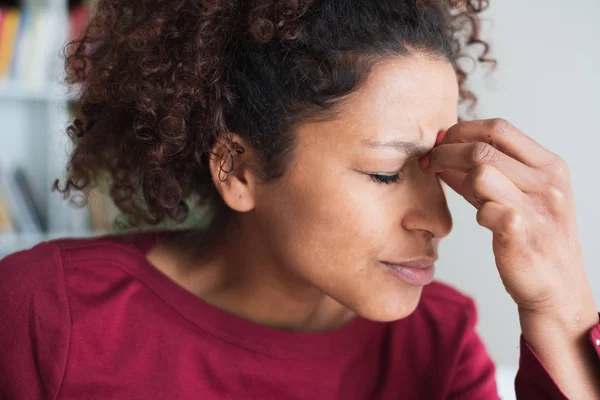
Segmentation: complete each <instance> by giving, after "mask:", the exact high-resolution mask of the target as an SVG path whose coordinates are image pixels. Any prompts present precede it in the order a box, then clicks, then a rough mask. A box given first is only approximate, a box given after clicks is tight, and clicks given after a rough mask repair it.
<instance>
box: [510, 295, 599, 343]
mask: <svg viewBox="0 0 600 400" xmlns="http://www.w3.org/2000/svg"><path fill="white" fill-rule="evenodd" d="M519 321H520V323H521V330H522V332H523V337H524V338H525V340H528V341H529V339H530V336H538V335H539V334H543V335H544V336H546V335H548V334H549V333H552V334H553V335H555V336H554V337H555V338H556V339H558V338H559V337H561V338H565V339H567V338H570V339H579V338H581V337H582V335H583V336H585V335H587V334H588V332H589V331H590V329H592V328H593V327H594V326H596V325H597V324H598V323H599V322H600V318H599V316H598V310H597V309H596V306H595V304H594V302H593V301H589V302H586V303H574V304H563V305H562V306H560V307H556V308H553V309H550V308H544V309H530V308H522V307H519Z"/></svg>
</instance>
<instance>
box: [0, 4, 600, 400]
mask: <svg viewBox="0 0 600 400" xmlns="http://www.w3.org/2000/svg"><path fill="white" fill-rule="evenodd" d="M490 3H491V4H490V8H489V10H488V11H487V12H486V13H485V14H484V21H483V26H482V28H483V30H482V32H483V36H484V38H485V39H486V40H487V41H488V42H490V43H491V45H492V54H491V56H492V57H495V58H496V59H497V60H498V67H497V69H496V70H495V71H493V72H489V71H487V70H482V69H478V68H476V69H475V70H474V74H473V75H472V77H471V78H470V86H471V88H472V90H473V91H474V92H475V93H476V94H477V96H478V97H479V104H478V107H477V109H476V115H475V116H474V117H476V118H494V117H502V118H505V119H507V120H509V121H510V122H511V123H513V124H514V125H516V126H517V127H519V128H520V129H521V130H523V131H524V132H525V133H527V134H528V135H530V136H532V137H533V138H534V139H535V140H537V141H538V142H539V143H540V144H542V145H543V146H545V147H547V148H549V149H550V150H551V151H553V152H555V153H557V154H559V155H560V156H562V157H563V158H565V159H566V160H567V161H568V163H569V165H570V167H571V176H572V181H573V186H574V190H575V197H576V201H577V213H578V214H577V216H578V220H579V226H580V234H581V240H582V242H583V248H584V251H585V257H586V263H587V271H588V276H589V279H590V281H591V284H592V287H593V290H594V294H595V298H596V299H597V300H598V299H600V267H598V266H600V255H599V254H596V253H594V248H595V246H596V244H595V242H594V240H595V238H596V236H595V234H596V232H595V229H596V224H598V223H600V210H599V208H598V207H597V202H598V197H599V196H600V191H599V190H598V177H597V169H596V168H595V166H594V164H593V162H594V160H595V159H596V160H597V159H598V152H597V149H598V148H597V147H596V146H599V145H600V136H599V134H600V128H599V127H600V24H598V23H597V18H598V15H600V0H574V1H570V2H564V1H561V0H528V1H527V2H524V1H517V0H502V1H499V0H491V1H490ZM93 6H94V5H93V2H91V1H86V0H20V1H19V0H0V258H2V257H4V256H5V255H7V254H9V253H11V252H14V251H17V250H20V249H25V248H28V247H31V246H33V245H34V244H36V243H37V242H39V241H41V240H47V239H49V238H53V237H61V236H89V235H94V234H98V233H101V232H107V231H110V230H111V229H112V228H111V225H112V220H113V219H114V218H115V216H116V212H115V209H114V207H113V206H112V205H111V203H110V202H109V201H107V199H106V197H105V196H102V195H100V194H92V196H91V199H90V202H89V204H88V206H87V207H85V208H83V209H81V208H79V209H78V208H73V207H71V206H69V204H68V202H66V201H64V200H63V199H62V198H61V196H60V195H59V194H58V193H56V192H51V190H50V188H51V186H52V183H53V181H54V180H55V179H56V178H62V177H63V176H64V166H65V163H66V160H67V157H68V154H69V142H68V139H67V135H66V133H65V129H66V126H67V124H68V122H69V120H70V119H71V115H72V110H73V106H74V104H75V103H76V101H77V96H76V93H75V92H69V91H68V90H67V89H66V87H65V86H64V85H63V84H62V83H61V81H62V79H63V74H62V68H63V62H62V59H61V58H60V54H61V52H62V47H63V45H64V44H65V43H66V41H67V40H70V39H73V38H77V37H78V36H79V35H80V34H81V31H82V29H83V27H84V26H85V23H86V19H87V17H88V15H89V13H90V10H92V9H93ZM448 196H449V199H448V200H449V203H450V209H451V211H452V214H453V218H454V229H453V231H452V233H451V234H450V236H449V237H448V238H447V239H446V240H444V241H443V242H442V244H441V247H440V261H439V263H438V274H439V275H438V276H439V278H440V279H442V280H444V281H446V282H449V283H450V284H452V285H454V286H455V287H457V288H459V289H461V290H463V291H464V292H466V293H467V294H469V295H471V296H473V297H474V298H475V300H476V302H477V304H478V307H479V312H480V321H479V327H478V329H479V331H480V333H481V335H482V336H483V339H484V341H485V343H486V345H487V347H488V349H489V351H490V353H491V355H492V357H493V359H494V360H495V361H496V363H497V364H498V376H499V380H500V390H501V393H502V395H503V397H504V398H506V399H509V398H513V395H512V378H513V376H514V372H515V371H516V366H517V362H518V354H519V348H518V343H519V334H520V331H519V324H518V319H517V312H516V307H515V306H514V305H513V303H512V301H511V299H510V298H509V297H508V295H507V294H506V293H505V291H504V288H503V286H502V283H501V282H500V279H499V277H498V273H497V271H496V269H495V265H494V258H493V253H492V249H491V239H492V236H491V233H490V232H489V231H487V230H486V229H484V228H482V227H480V226H479V225H477V222H476V220H475V209H473V208H472V207H471V206H470V205H469V204H468V203H467V202H465V201H464V200H463V199H462V198H461V197H459V196H457V195H456V194H454V193H453V192H451V191H449V192H448ZM0 279H1V277H0ZM548 340H552V338H548Z"/></svg>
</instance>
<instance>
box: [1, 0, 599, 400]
mask: <svg viewBox="0 0 600 400" xmlns="http://www.w3.org/2000/svg"><path fill="white" fill-rule="evenodd" d="M450 3H452V4H450ZM454 3H456V2H448V1H441V0H440V1H414V0H378V1H372V0H313V1H298V0H287V1H267V0H254V1H246V2H242V1H233V0H230V1H222V0H205V1H202V2H200V1H189V0H177V1H174V0H170V1H165V0H162V1H153V2H148V1H143V0H135V1H127V2H124V1H117V0H101V1H99V2H98V4H97V12H96V14H95V16H94V17H93V19H92V21H91V23H90V26H89V28H88V30H87V32H86V35H85V37H84V38H83V39H82V40H81V41H80V42H78V43H76V44H75V49H74V50H73V51H72V52H69V56H68V57H67V72H68V73H69V77H70V81H71V82H72V83H76V84H78V85H80V89H81V109H80V110H79V114H78V116H77V118H76V119H75V121H74V123H73V124H72V126H71V127H70V129H69V132H70V134H71V137H72V139H73V141H74V143H75V149H74V152H73V155H72V158H71V160H70V163H69V176H68V180H67V184H66V186H65V187H64V188H62V190H63V192H64V193H65V194H69V193H70V192H71V191H73V190H75V191H78V190H88V189H89V188H91V187H93V186H94V185H96V184H97V183H98V180H99V179H100V178H101V177H108V178H109V181H110V185H111V191H110V193H111V195H112V198H113V199H114V201H115V203H116V204H117V206H118V207H119V208H120V209H121V210H122V211H123V212H125V213H126V215H128V216H129V217H130V222H131V223H133V224H142V223H150V224H153V223H154V224H155V223H159V222H163V221H165V220H167V219H174V220H176V221H184V220H185V219H186V218H187V216H188V211H189V210H190V209H192V208H199V207H202V206H203V207H206V209H207V210H208V211H209V212H210V215H212V216H213V218H212V220H211V223H210V225H209V226H208V227H207V228H206V229H203V230H201V229H200V228H194V229H186V230H181V231H176V230H172V231H169V230H163V231H160V232H155V233H135V234H128V235H124V236H108V237H103V238H95V239H63V240H56V241H52V242H46V243H41V244H39V245H38V246H36V247H34V248H33V249H30V250H28V251H24V252H20V253H16V254H14V255H12V256H9V257H7V258H6V259H4V260H3V261H2V262H1V263H0V273H1V274H2V281H1V283H0V296H1V297H0V299H1V300H0V301H1V303H0V304H1V307H0V319H1V320H2V321H3V323H4V328H3V329H2V330H1V332H0V360H1V361H0V362H1V364H0V366H1V367H0V368H1V369H0V393H1V394H2V395H3V396H4V398H9V399H34V398H52V399H154V398H155V399H192V398H194V399H198V398H201V399H221V398H227V399H311V400H312V399H496V398H497V394H496V386H495V382H494V366H493V364H492V362H491V361H490V359H489V357H488V355H487V353H486V351H485V349H484V346H483V344H482V342H481V340H480V339H479V337H478V336H477V334H476V332H475V324H476V312H475V307H474V303H473V301H472V300H471V299H470V298H468V297H466V296H464V295H462V294H460V293H458V292H457V291H455V290H454V289H452V288H450V287H448V286H445V285H443V284H441V283H436V282H432V279H433V273H434V266H433V265H434V263H435V261H436V259H437V248H438V245H439V243H440V240H441V239H442V238H444V237H445V236H447V235H448V234H449V232H450V230H451V227H452V219H451V216H450V213H449V211H448V208H447V203H446V199H445V194H444V190H443V188H442V185H441V183H442V182H444V183H446V184H447V185H448V186H450V188H452V189H453V190H456V191H457V192H459V193H460V194H461V195H462V196H464V197H465V199H466V200H467V201H469V202H470V203H471V204H472V205H473V206H475V207H476V208H477V210H478V212H477V221H478V223H479V224H481V225H482V226H484V227H486V228H488V229H490V230H491V231H492V232H493V234H494V242H493V249H494V253H495V257H496V264H497V267H498V271H499V273H500V276H501V278H502V281H503V283H504V285H505V287H506V290H507V291H508V293H509V294H510V295H511V296H512V298H513V299H514V301H515V303H516V305H517V306H518V310H519V317H520V323H521V327H522V337H521V361H520V370H519V374H518V377H517V380H516V385H515V386H516V391H517V395H518V396H519V398H522V399H546V398H555V399H559V398H560V399H562V398H567V397H568V398H578V399H591V398H600V383H599V379H598V376H599V375H598V372H599V371H598V370H599V362H598V353H597V350H595V349H594V346H595V341H596V340H598V343H600V325H598V322H599V321H598V313H597V311H596V308H595V305H594V300H593V298H592V296H591V290H590V285H589V283H588V282H587V279H586V277H585V272H584V265H583V257H582V252H581V248H580V243H579V239H578V233H577V227H576V224H575V211H574V208H573V195H572V189H571V185H570V183H569V173H568V169H567V166H566V164H565V162H564V161H563V160H562V159H560V158H559V157H558V156H557V155H555V154H553V153H551V152H549V151H548V150H546V149H544V148H543V147H541V146H540V145H539V144H537V143H536V142H534V141H533V140H532V139H530V138H529V137H528V136H526V135H525V134H524V133H523V132H521V131H519V130H518V129H516V128H515V127H513V126H511V125H510V124H508V123H507V122H505V121H503V120H488V121H469V122H458V117H457V104H458V103H459V101H461V100H469V99H471V100H473V97H472V95H471V94H470V93H469V92H468V91H467V90H466V89H465V88H464V81H465V77H466V74H465V73H464V71H463V70H462V69H461V68H460V66H459V63H458V58H459V57H460V55H461V54H463V53H464V51H465V50H466V49H467V45H469V44H478V43H479V44H480V43H482V42H481V41H480V40H479V38H478V36H477V32H478V31H477V15H478V13H479V12H480V11H482V9H483V8H484V4H483V3H482V2H481V1H475V0H472V1H470V2H468V3H466V4H454ZM480 60H481V61H486V59H485V57H483V56H482V57H481V59H480ZM7 327H8V329H7Z"/></svg>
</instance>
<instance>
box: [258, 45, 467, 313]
mask: <svg viewBox="0 0 600 400" xmlns="http://www.w3.org/2000/svg"><path fill="white" fill-rule="evenodd" d="M457 102H458V84H457V79H456V75H455V73H454V70H453V68H452V66H451V64H450V63H449V62H447V61H445V60H432V59H429V58H426V57H425V56H411V57H410V58H398V59H393V60H390V61H386V62H384V63H381V64H379V65H378V66H376V67H375V68H374V69H373V71H372V73H371V75H370V76H369V79H368V81H367V83H366V85H364V86H362V87H361V88H360V89H359V90H358V91H357V92H355V93H353V94H352V95H351V96H350V97H349V98H348V101H347V102H346V103H344V104H345V105H344V106H342V107H341V109H340V110H341V111H340V113H339V118H337V119H335V120H334V121H328V122H319V123H306V124H304V125H302V126H300V127H299V129H298V132H297V138H296V147H295V152H294V156H293V160H292V162H291V164H290V165H289V168H288V169H287V170H286V173H285V174H284V176H283V177H282V178H280V179H277V180H274V181H272V182H268V183H266V184H264V185H260V186H259V187H258V188H257V192H256V200H255V213H256V214H255V217H256V218H257V223H258V225H259V226H258V229H259V232H260V234H261V236H262V237H263V238H264V240H266V243H268V244H269V252H270V253H271V257H273V259H274V262H275V263H276V265H278V266H282V267H284V268H286V269H287V271H286V272H291V273H292V274H293V275H295V276H297V277H298V278H300V279H301V280H302V281H305V282H308V283H309V284H310V285H312V286H314V287H316V288H318V289H319V290H320V291H322V292H324V293H325V294H327V295H328V296H330V297H331V298H333V299H334V300H336V301H337V302H339V303H341V304H342V305H344V306H345V307H347V308H349V309H350V310H352V311H354V312H356V313H357V314H358V315H361V316H362V317H364V318H368V319H372V320H379V321H391V320H396V319H400V318H403V317H405V316H407V315H409V314H410V313H412V312H413V311H414V309H415V307H416V306H417V304H418V301H419V297H420V294H421V289H422V285H421V284H414V283H408V282H406V281H405V280H403V279H400V278H398V277H396V275H395V274H393V273H392V272H391V270H390V268H388V267H387V266H386V265H385V263H386V262H387V263H392V264H395V263H402V262H403V261H410V260H414V259H417V258H421V257H436V256H437V247H438V244H439V240H440V239H441V238H443V237H445V236H446V235H448V233H449V232H450V230H451V229H452V218H451V216H450V213H449V210H448V208H447V203H446V198H445V195H444V191H443V189H442V187H441V184H440V181H439V179H438V178H437V176H436V175H426V174H425V173H423V172H422V171H421V169H420V167H419V163H418V159H419V158H420V156H422V155H423V153H420V154H418V155H407V154H405V152H403V151H402V150H401V147H402V146H401V145H396V146H394V145H393V144H394V142H409V143H413V144H414V145H415V147H417V148H418V147H422V148H423V149H425V151H427V150H430V149H431V148H433V146H434V143H435V140H436V137H437V134H438V132H440V131H442V130H445V129H447V128H449V127H450V126H452V125H454V124H455V123H456V122H457ZM386 143H388V144H391V145H385V144H386ZM396 144H397V143H396ZM396 174H399V178H398V179H396V178H394V175H396ZM370 175H378V177H372V176H370ZM380 180H383V181H384V182H381V181H380Z"/></svg>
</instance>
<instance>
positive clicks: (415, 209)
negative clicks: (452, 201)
mask: <svg viewBox="0 0 600 400" xmlns="http://www.w3.org/2000/svg"><path fill="white" fill-rule="evenodd" d="M417 169H418V171H416V172H415V176H413V178H412V179H411V183H412V184H413V187H412V188H411V190H412V195H413V196H412V199H413V201H412V202H411V205H410V206H409V207H408V208H407V209H406V211H405V213H404V216H403V219H402V226H403V227H404V228H405V229H407V230H421V231H426V232H428V233H429V234H431V235H432V236H433V237H434V238H436V239H441V238H444V237H446V236H448V234H450V232H451V231H452V215H451V214H450V210H449V209H448V202H447V200H446V194H445V193H444V188H443V187H442V182H441V181H440V179H439V178H438V175H437V174H426V173H424V172H423V171H422V170H421V169H420V168H419V167H417Z"/></svg>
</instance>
